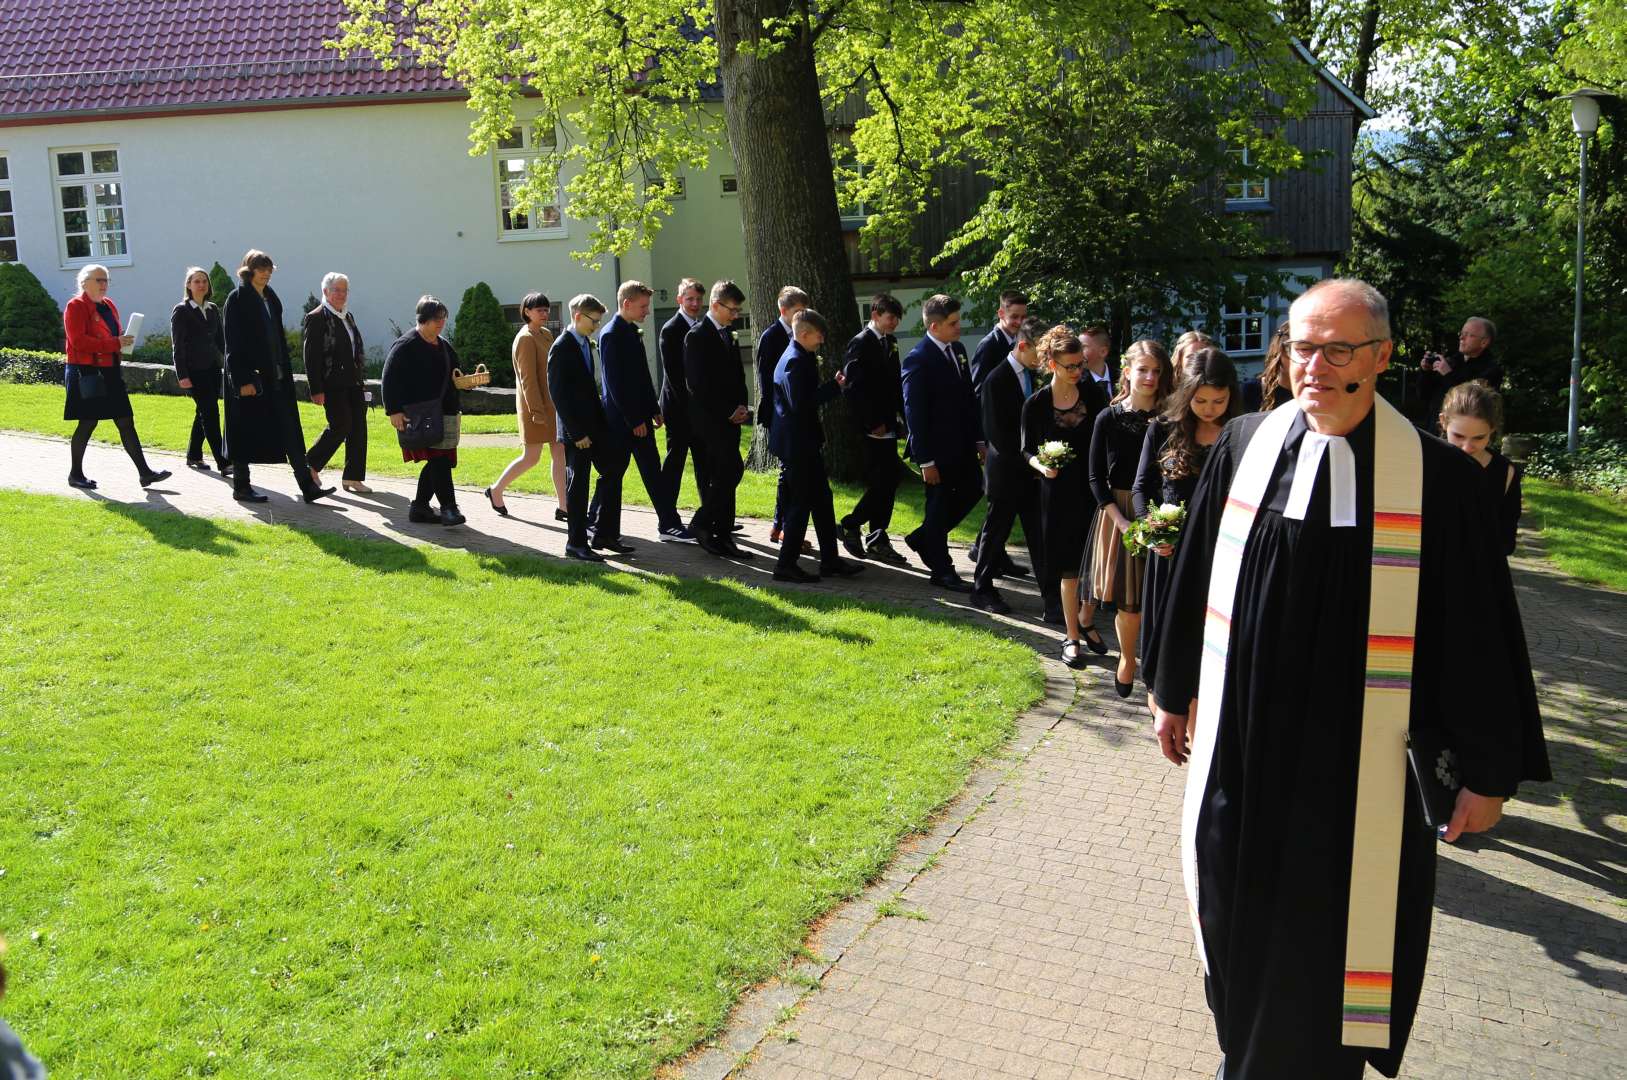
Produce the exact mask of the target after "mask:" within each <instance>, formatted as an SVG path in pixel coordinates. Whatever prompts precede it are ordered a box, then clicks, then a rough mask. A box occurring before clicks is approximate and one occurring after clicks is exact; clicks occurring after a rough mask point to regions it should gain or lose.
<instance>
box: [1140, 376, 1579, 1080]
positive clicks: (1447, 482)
mask: <svg viewBox="0 0 1627 1080" xmlns="http://www.w3.org/2000/svg"><path fill="white" fill-rule="evenodd" d="M1284 407H1285V408H1293V407H1294V406H1292V405H1288V406H1284ZM1266 415H1267V414H1265V413H1253V414H1249V415H1245V416H1242V417H1239V418H1238V419H1236V420H1234V421H1232V422H1231V423H1230V424H1229V425H1227V427H1226V429H1225V431H1224V432H1223V433H1222V435H1221V437H1220V439H1219V441H1217V442H1216V443H1215V446H1214V449H1213V451H1212V452H1211V453H1210V455H1209V460H1208V462H1207V463H1206V464H1205V467H1204V471H1203V474H1202V477H1201V478H1200V480H1199V483H1198V488H1197V492H1196V493H1195V495H1194V496H1193V501H1192V505H1191V507H1190V509H1189V511H1188V520H1187V524H1186V528H1185V536H1184V537H1183V539H1182V542H1181V544H1180V545H1179V546H1178V548H1177V550H1176V555H1175V563H1174V566H1173V567H1172V572H1171V576H1170V587H1169V594H1168V597H1167V600H1166V601H1165V606H1164V608H1163V611H1162V618H1161V619H1160V625H1159V655H1160V660H1159V665H1158V669H1157V672H1156V676H1155V680H1154V694H1155V698H1156V700H1157V702H1158V704H1159V707H1160V708H1163V709H1165V710H1166V711H1169V712H1174V713H1185V712H1187V710H1188V707H1189V705H1190V703H1191V701H1192V699H1193V697H1194V696H1196V694H1197V691H1198V677H1199V670H1200V666H1201V662H1202V661H1201V658H1202V649H1203V647H1202V634H1203V623H1204V611H1205V607H1206V604H1207V599H1208V589H1209V572H1210V567H1211V564H1212V561H1213V557H1214V551H1215V540H1216V535H1217V533H1218V531H1219V527H1220V518H1221V512H1222V510H1223V508H1224V506H1225V502H1226V496H1227V493H1228V491H1229V490H1230V487H1231V482H1232V477H1233V474H1234V472H1235V471H1236V470H1237V468H1238V467H1239V465H1240V463H1241V461H1242V457H1243V451H1244V448H1245V447H1246V446H1247V445H1248V442H1249V440H1250V438H1252V436H1253V435H1254V433H1255V432H1256V431H1257V430H1258V428H1259V426H1260V424H1261V422H1262V421H1263V420H1264V419H1265V417H1266ZM1305 430H1306V425H1305V419H1304V417H1303V416H1299V417H1296V418H1295V419H1294V422H1293V426H1292V428H1291V429H1290V434H1289V438H1288V440H1287V443H1286V444H1285V446H1284V447H1283V450H1282V452H1281V453H1280V454H1279V456H1278V460H1277V463H1276V465H1275V466H1274V467H1273V470H1272V480H1271V483H1270V484H1269V485H1268V486H1267V488H1266V493H1265V495H1264V497H1263V498H1262V500H1261V507H1260V510H1259V512H1258V514H1257V515H1256V517H1255V520H1254V525H1253V528H1252V530H1251V533H1250V537H1249V540H1248V544H1247V547H1246V548H1245V551H1244V553H1243V556H1242V562H1241V566H1240V568H1239V574H1238V591H1237V599H1236V604H1235V606H1234V609H1233V614H1232V638H1231V645H1230V654H1229V658H1228V665H1227V666H1228V670H1227V673H1226V680H1225V697H1224V700H1223V701H1222V702H1221V706H1220V717H1221V719H1220V726H1219V735H1218V739H1217V742H1216V746H1215V752H1214V757H1213V759H1212V762H1211V767H1210V772H1209V776H1208V778H1207V783H1206V786H1205V789H1204V793H1203V803H1202V805H1201V808H1200V811H1199V817H1198V828H1197V837H1196V843H1197V859H1198V863H1197V870H1198V882H1199V890H1198V896H1199V922H1200V924H1201V927H1202V934H1203V941H1204V949H1205V954H1206V956H1207V957H1208V960H1209V980H1208V987H1207V988H1208V994H1209V1004H1210V1008H1211V1009H1212V1010H1213V1012H1214V1016H1215V1029H1216V1033H1217V1035H1218V1037H1219V1041H1220V1046H1221V1049H1222V1051H1223V1052H1224V1053H1225V1055H1226V1078H1227V1080H1311V1078H1315V1080H1346V1078H1352V1080H1353V1078H1356V1077H1359V1076H1360V1075H1361V1073H1362V1068H1363V1062H1364V1060H1365V1061H1367V1062H1370V1063H1371V1064H1372V1065H1373V1066H1374V1067H1375V1068H1376V1069H1377V1070H1378V1071H1379V1072H1381V1073H1383V1074H1384V1075H1385V1076H1395V1075H1396V1072H1397V1070H1398V1069H1399V1068H1400V1065H1401V1056H1402V1052H1403V1051H1404V1049H1405V1047H1406V1043H1407V1037H1408V1035H1409V1034H1410V1032H1411V1028H1412V1021H1413V1016H1414V1014H1415V1013H1416V1011H1417V1007H1418V995H1419V990H1420V988H1421V986H1422V984H1423V976H1424V964H1425V960H1426V958H1427V955H1428V951H1429V930H1430V919H1431V915H1432V909H1433V901H1434V893H1435V845H1436V843H1437V841H1436V838H1435V835H1434V833H1433V832H1432V831H1431V830H1430V829H1429V828H1428V827H1427V826H1426V825H1425V824H1424V823H1423V820H1422V815H1421V813H1420V812H1419V807H1418V805H1417V802H1416V799H1415V798H1414V797H1413V793H1412V789H1411V787H1410V786H1409V787H1408V799H1407V805H1406V807H1405V823H1404V826H1403V839H1402V851H1401V875H1400V887H1399V896H1398V905H1397V912H1396V937H1395V968H1394V985H1393V997H1392V1003H1391V1006H1392V1021H1391V1023H1392V1027H1391V1044H1390V1047H1389V1048H1388V1049H1385V1050H1368V1049H1362V1048H1358V1047H1346V1046H1342V1045H1341V1043H1340V1039H1341V1018H1342V1016H1341V1012H1342V1010H1341V1005H1342V999H1343V973H1344V960H1345V955H1344V954H1345V935H1346V924H1347V907H1348V903H1349V892H1350V857H1351V847H1352V832H1353V829H1354V825H1355V813H1356V765H1357V761H1358V758H1359V752H1360V741H1361V717H1362V708H1363V701H1364V693H1363V691H1364V666H1365V652H1366V635H1367V599H1368V592H1369V589H1370V587H1371V580H1370V556H1371V552H1372V535H1373V533H1372V511H1373V437H1374V435H1373V432H1374V418H1373V415H1372V414H1371V413H1369V414H1368V416H1367V417H1366V419H1364V420H1363V421H1362V422H1361V424H1360V425H1359V426H1358V427H1357V428H1356V430H1355V431H1353V432H1352V433H1351V434H1350V435H1349V437H1348V439H1349V443H1350V446H1351V449H1352V451H1353V452H1354V456H1355V460H1356V477H1357V506H1356V520H1357V522H1358V524H1357V525H1356V526H1355V527H1353V528H1352V527H1346V528H1333V527H1331V526H1330V524H1329V486H1330V485H1329V481H1328V470H1329V459H1330V458H1331V456H1332V455H1324V456H1323V459H1322V462H1321V464H1320V466H1319V467H1318V476H1317V479H1316V486H1315V489H1314V494H1313V496H1312V498H1311V501H1310V507H1309V510H1308V511H1307V512H1306V514H1305V519H1304V520H1303V521H1295V520H1291V519H1288V518H1285V517H1284V516H1283V513H1282V511H1283V507H1284V505H1285V504H1286V502H1287V499H1288V493H1289V490H1290V487H1291V484H1292V479H1293V472H1294V467H1295V465H1296V463H1297V460H1298V454H1299V446H1300V443H1301V441H1302V440H1303V437H1304V433H1305ZM1421 440H1422V443H1423V454H1422V458H1423V524H1422V545H1423V546H1422V552H1421V555H1420V566H1419V579H1418V623H1417V636H1416V643H1415V653H1414V664H1413V679H1412V687H1413V690H1412V714H1411V725H1412V727H1413V728H1414V729H1415V730H1417V729H1423V728H1435V729H1439V730H1442V731H1443V732H1444V733H1445V737H1446V741H1447V744H1448V745H1449V746H1451V747H1452V748H1453V749H1454V750H1455V751H1456V752H1457V754H1458V756H1459V759H1460V762H1461V772H1462V777H1463V780H1464V783H1465V784H1466V785H1467V786H1468V788H1469V789H1470V790H1472V791H1474V792H1476V793H1477V794H1480V795H1487V796H1510V795H1513V794H1514V792H1515V789H1516V787H1517V786H1518V784H1519V782H1520V781H1521V780H1522V779H1533V780H1545V779H1548V778H1549V773H1548V761H1547V754H1546V750H1545V748H1544V744H1543V741H1542V734H1541V727H1540V720H1539V717H1538V716H1537V714H1536V709H1535V705H1536V698H1535V693H1534V687H1533V684H1532V677H1531V667H1530V658H1529V656H1528V655H1527V654H1526V650H1525V642H1524V637H1523V635H1522V634H1521V633H1519V631H1518V626H1517V619H1518V607H1517V604H1516V603H1515V600H1514V595H1513V584H1512V582H1511V580H1510V578H1509V573H1508V567H1507V564H1506V562H1505V561H1504V559H1503V557H1502V554H1501V552H1500V551H1499V550H1498V548H1497V540H1496V536H1497V534H1496V530H1495V528H1494V527H1493V526H1492V524H1491V522H1490V520H1489V517H1488V514H1487V508H1486V500H1485V497H1484V494H1483V491H1484V487H1483V485H1484V481H1483V480H1482V479H1481V478H1480V477H1479V476H1478V475H1476V472H1475V466H1474V462H1473V461H1471V460H1470V459H1469V457H1468V455H1467V454H1464V453H1462V452H1461V451H1459V450H1456V449H1454V448H1453V447H1451V446H1449V445H1448V444H1446V443H1445V442H1442V441H1441V440H1439V439H1436V438H1433V437H1431V436H1428V435H1423V436H1421ZM1510 618H1513V619H1515V620H1516V624H1515V625H1510V624H1509V619H1510Z"/></svg>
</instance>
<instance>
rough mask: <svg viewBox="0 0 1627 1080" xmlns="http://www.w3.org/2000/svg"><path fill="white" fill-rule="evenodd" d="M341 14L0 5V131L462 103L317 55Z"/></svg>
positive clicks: (325, 5)
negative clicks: (80, 122)
mask: <svg viewBox="0 0 1627 1080" xmlns="http://www.w3.org/2000/svg"><path fill="white" fill-rule="evenodd" d="M345 15H346V12H345V6H344V3H343V0H113V2H107V0H0V126H3V125H5V124H6V123H7V122H8V121H19V120H24V119H30V120H42V119H44V120H49V119H57V118H61V119H64V120H66V119H80V118H83V114H85V113H90V112H94V113H98V114H107V113H110V112H115V113H117V112H166V111H191V110H197V109H208V108H256V107H266V106H276V105H280V104H311V103H332V104H338V103H341V102H352V101H365V100H369V99H378V98H393V97H398V96H401V95H419V94H423V95H436V96H443V97H444V96H449V95H456V94H458V93H459V92H460V91H459V88H458V86H457V84H455V83H453V82H452V81H451V80H449V79H446V78H444V77H442V76H441V74H440V73H439V72H437V71H432V70H426V69H424V68H420V67H418V66H416V65H415V64H413V63H412V62H411V60H410V58H404V59H405V61H406V62H404V63H403V64H402V65H401V66H400V67H398V68H396V69H395V70H394V71H389V72H386V71H384V70H382V69H381V68H380V67H379V64H378V61H377V60H375V59H373V57H372V56H370V55H353V56H352V57H351V58H350V59H348V60H341V59H340V58H339V54H338V53H337V52H335V51H334V50H332V49H326V48H323V46H322V42H323V41H325V40H328V39H331V38H334V37H336V36H338V26H339V21H340V20H341V19H342V18H344V17H345ZM76 114H78V115H76Z"/></svg>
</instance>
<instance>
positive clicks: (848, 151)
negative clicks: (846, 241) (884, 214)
mask: <svg viewBox="0 0 1627 1080" xmlns="http://www.w3.org/2000/svg"><path fill="white" fill-rule="evenodd" d="M831 157H832V159H833V160H834V161H835V163H836V165H837V166H838V167H839V168H840V169H842V170H851V171H852V172H854V173H856V174H858V175H859V176H861V177H862V176H864V174H865V171H866V170H865V167H864V164H863V163H862V162H860V161H859V160H858V155H857V154H856V153H855V152H854V150H853V137H852V135H851V134H846V133H842V134H838V133H837V132H832V133H831ZM836 197H837V202H838V203H839V205H838V207H837V213H839V214H840V215H841V216H842V228H843V229H844V230H853V229H862V228H864V226H865V223H866V222H868V221H869V220H870V210H869V208H868V207H867V206H865V205H864V202H863V201H862V200H861V201H858V202H852V203H848V202H842V197H843V192H842V191H841V189H840V188H838V190H837V192H836Z"/></svg>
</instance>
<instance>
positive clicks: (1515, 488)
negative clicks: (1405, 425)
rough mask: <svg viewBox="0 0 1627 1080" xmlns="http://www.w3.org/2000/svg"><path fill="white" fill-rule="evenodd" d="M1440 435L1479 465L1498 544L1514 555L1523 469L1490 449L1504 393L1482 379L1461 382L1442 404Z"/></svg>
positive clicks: (1504, 552)
mask: <svg viewBox="0 0 1627 1080" xmlns="http://www.w3.org/2000/svg"><path fill="white" fill-rule="evenodd" d="M1440 423H1441V434H1442V435H1444V436H1445V437H1446V441H1447V442H1449V443H1451V444H1452V445H1453V446H1455V447H1457V448H1458V449H1459V450H1462V451H1463V452H1464V453H1466V454H1468V455H1469V456H1470V457H1472V458H1474V459H1475V461H1476V462H1478V463H1479V464H1480V467H1481V473H1482V476H1483V477H1484V479H1485V482H1486V500H1487V505H1488V506H1489V507H1490V508H1491V512H1492V518H1493V520H1495V521H1496V522H1497V543H1498V546H1499V547H1501V548H1502V549H1503V554H1504V555H1505V556H1507V555H1512V554H1514V537H1515V535H1516V534H1517V533H1518V532H1519V528H1520V510H1521V506H1520V470H1519V469H1518V468H1516V467H1515V465H1514V463H1513V462H1511V461H1509V460H1508V458H1506V457H1504V456H1503V455H1502V454H1499V453H1498V452H1497V451H1495V450H1493V449H1492V448H1491V445H1490V444H1491V439H1492V436H1493V435H1495V434H1496V433H1497V431H1498V429H1500V428H1501V427H1502V426H1503V398H1502V395H1501V394H1499V393H1498V392H1497V391H1495V390H1493V389H1492V388H1491V387H1489V386H1487V385H1486V384H1485V383H1483V382H1479V381H1478V380H1477V381H1475V382H1466V383H1459V384H1458V385H1457V386H1454V387H1452V389H1451V390H1449V391H1447V393H1446V400H1445V401H1444V402H1443V403H1442V405H1441V419H1440Z"/></svg>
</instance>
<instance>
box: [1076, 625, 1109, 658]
mask: <svg viewBox="0 0 1627 1080" xmlns="http://www.w3.org/2000/svg"><path fill="white" fill-rule="evenodd" d="M1080 636H1081V637H1082V638H1084V641H1085V644H1086V645H1087V646H1089V647H1090V651H1091V652H1093V653H1095V654H1096V655H1097V656H1106V655H1107V642H1105V641H1103V640H1102V632H1101V631H1100V630H1098V629H1096V628H1095V627H1094V626H1092V627H1090V628H1089V629H1086V630H1084V631H1081V633H1080Z"/></svg>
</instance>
